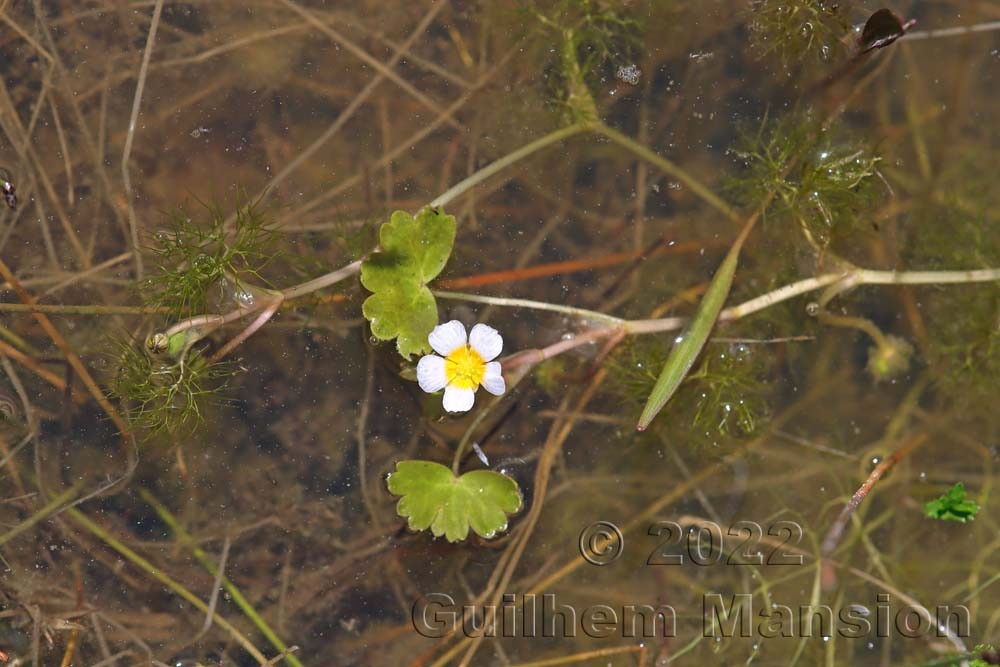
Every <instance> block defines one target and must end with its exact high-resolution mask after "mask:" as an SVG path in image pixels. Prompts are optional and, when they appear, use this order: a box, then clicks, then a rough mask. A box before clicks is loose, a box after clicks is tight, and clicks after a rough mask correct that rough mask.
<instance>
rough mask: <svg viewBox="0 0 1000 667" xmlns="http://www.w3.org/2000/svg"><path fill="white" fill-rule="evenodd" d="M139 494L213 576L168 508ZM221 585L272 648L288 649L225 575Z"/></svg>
mask: <svg viewBox="0 0 1000 667" xmlns="http://www.w3.org/2000/svg"><path fill="white" fill-rule="evenodd" d="M139 495H140V496H142V499H143V500H145V501H146V502H147V503H149V504H150V506H152V508H153V510H154V511H155V512H156V514H157V515H158V516H159V517H160V518H161V519H162V520H163V523H165V524H167V527H169V528H170V530H172V531H174V534H175V535H176V536H177V539H178V540H179V541H181V542H183V543H185V544H188V545H190V547H191V553H193V554H194V557H195V559H196V560H197V561H198V562H199V563H201V566H202V567H204V568H205V569H206V570H208V573H209V574H210V575H212V576H213V577H214V576H216V574H217V573H216V568H215V564H214V563H212V560H211V559H210V558H209V557H208V554H206V553H205V551H204V550H203V549H202V548H201V547H199V546H198V545H197V544H195V541H194V540H193V539H192V537H191V535H190V534H189V533H188V532H187V531H186V530H184V528H183V527H181V525H180V523H178V521H177V519H176V517H174V515H173V514H171V512H170V510H168V509H167V508H166V507H165V506H164V505H163V504H162V503H160V501H159V500H157V499H156V497H155V496H153V494H152V493H150V492H149V491H148V490H146V489H139ZM222 587H223V588H225V589H226V591H227V592H228V593H229V595H230V597H231V598H232V599H233V602H235V603H236V606H237V607H239V608H240V610H241V611H242V612H243V614H244V615H245V616H246V617H247V618H249V619H250V620H251V621H252V622H253V624H254V625H255V626H257V629H258V630H260V633H261V634H262V635H264V637H266V638H267V640H268V641H269V642H271V645H272V646H274V648H276V649H278V650H279V651H281V652H287V651H288V646H286V645H285V643H284V642H283V641H281V638H280V637H279V636H278V635H277V633H276V632H274V630H272V629H271V626H269V625H268V624H267V621H265V620H264V619H263V618H261V616H260V614H258V613H257V610H256V609H254V608H253V605H252V604H250V601H249V600H247V599H246V597H244V595H243V593H241V592H240V589H239V588H237V587H236V585H235V584H233V582H231V581H230V580H229V579H228V578H227V577H223V578H222ZM285 660H286V661H288V664H290V665H293V667H302V663H301V662H299V660H298V658H296V657H295V656H294V655H291V654H288V655H286V656H285Z"/></svg>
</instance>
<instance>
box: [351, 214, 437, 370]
mask: <svg viewBox="0 0 1000 667" xmlns="http://www.w3.org/2000/svg"><path fill="white" fill-rule="evenodd" d="M379 244H380V249H379V251H378V252H375V253H372V255H371V256H370V257H369V258H368V259H366V260H364V261H363V262H362V263H361V284H362V285H364V286H365V288H366V289H367V290H368V291H370V292H372V293H373V294H372V295H371V296H370V297H368V298H367V299H366V300H365V302H364V304H363V306H362V312H363V313H364V316H365V318H366V319H367V320H368V321H369V322H370V324H371V329H372V334H373V335H374V336H375V337H376V338H379V339H381V340H392V339H393V338H395V339H396V347H397V349H398V350H399V353H400V354H401V355H402V356H404V357H406V358H407V359H409V358H410V356H411V355H414V354H423V353H425V352H429V351H430V347H429V345H428V343H427V336H428V335H429V334H430V332H431V330H432V329H433V328H434V325H436V324H437V302H436V301H435V300H434V295H433V294H431V291H430V290H429V289H428V288H427V283H428V282H430V281H431V280H433V279H434V278H435V277H437V275H438V274H439V273H441V270H442V269H444V266H445V264H446V263H447V262H448V257H449V256H450V255H451V249H452V246H453V245H454V244H455V217H454V216H451V215H445V214H444V213H442V212H441V211H439V210H438V209H434V208H429V207H428V208H424V209H423V210H421V211H420V212H419V213H418V214H417V217H416V218H414V217H413V216H412V215H410V214H409V213H407V212H406V211H396V212H395V213H393V214H392V217H391V218H390V219H389V222H387V223H385V224H383V225H382V227H381V229H380V230H379Z"/></svg>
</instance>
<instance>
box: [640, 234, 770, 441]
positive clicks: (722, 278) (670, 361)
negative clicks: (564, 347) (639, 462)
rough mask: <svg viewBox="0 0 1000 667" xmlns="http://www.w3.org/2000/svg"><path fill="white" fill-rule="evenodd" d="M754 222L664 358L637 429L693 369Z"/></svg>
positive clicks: (647, 421)
mask: <svg viewBox="0 0 1000 667" xmlns="http://www.w3.org/2000/svg"><path fill="white" fill-rule="evenodd" d="M757 218H758V216H757V215H754V216H752V217H751V218H750V219H749V220H747V223H746V225H744V227H743V231H741V232H740V235H739V236H738V237H737V238H736V241H734V242H733V245H732V247H731V248H730V249H729V252H728V253H726V258H725V259H724V260H722V264H721V265H720V266H719V270H718V271H716V272H715V276H713V278H712V283H711V284H710V285H709V286H708V289H707V290H706V291H705V296H704V297H703V298H702V300H701V303H700V304H699V305H698V311H697V312H696V313H695V315H694V318H693V319H692V320H691V324H690V325H689V326H688V330H687V331H686V332H685V333H684V334H683V336H682V337H681V341H680V342H679V343H677V344H676V345H674V347H673V349H671V350H670V354H669V355H667V361H666V363H665V364H664V365H663V370H662V371H661V372H660V377H659V378H658V379H657V380H656V386H654V387H653V391H652V392H650V394H649V398H647V399H646V406H645V407H644V408H643V409H642V415H640V416H639V424H638V426H637V428H638V429H639V430H640V431H645V430H646V427H647V426H649V423H650V422H651V421H653V418H654V417H656V415H657V414H659V412H660V410H662V409H663V406H664V405H666V404H667V401H669V400H670V398H671V397H672V396H673V395H674V393H675V392H676V391H677V388H678V387H680V386H681V382H683V381H684V378H685V377H687V374H688V372H690V370H691V366H693V365H694V362H695V360H696V359H697V358H698V355H699V354H701V350H702V348H703V347H705V342H706V341H707V340H708V336H709V334H711V333H712V328H713V327H714V326H715V321H716V320H717V319H718V318H719V313H720V312H721V311H722V306H723V305H724V304H725V303H726V298H727V297H728V296H729V289H730V288H731V287H732V285H733V275H734V274H735V273H736V264H737V263H738V262H739V258H740V250H741V249H742V248H743V242H744V241H746V239H747V236H748V235H749V234H750V230H751V229H752V228H753V225H754V223H755V222H757Z"/></svg>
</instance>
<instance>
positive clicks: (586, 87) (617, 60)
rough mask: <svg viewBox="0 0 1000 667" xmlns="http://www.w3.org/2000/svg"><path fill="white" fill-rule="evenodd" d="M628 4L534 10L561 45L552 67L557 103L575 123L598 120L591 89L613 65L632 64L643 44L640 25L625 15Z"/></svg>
mask: <svg viewBox="0 0 1000 667" xmlns="http://www.w3.org/2000/svg"><path fill="white" fill-rule="evenodd" d="M624 5H625V3H624V2H619V3H614V2H597V1H596V0H558V1H557V2H553V3H547V6H543V3H539V4H538V5H537V6H534V7H529V8H527V9H528V12H529V13H530V14H532V15H533V16H534V17H535V18H536V19H537V20H538V22H539V23H541V25H542V26H543V27H544V28H545V31H544V32H545V33H546V34H548V35H551V33H553V32H554V33H555V34H556V36H557V38H558V39H559V41H560V46H559V48H558V50H556V55H557V58H556V59H554V60H553V62H552V63H551V64H550V65H549V66H548V67H547V68H546V69H547V71H548V72H549V77H548V78H549V80H550V82H551V83H552V85H553V89H554V99H555V101H556V104H557V106H559V107H561V109H562V111H563V112H564V115H565V116H566V118H567V120H568V121H569V122H576V121H590V120H596V119H597V107H596V104H595V102H594V98H593V95H592V94H591V92H590V91H591V90H592V89H593V88H594V87H596V86H597V85H598V84H599V83H600V80H601V75H602V70H603V69H604V68H605V67H609V66H618V65H623V64H626V63H631V59H632V55H633V53H634V52H635V51H636V50H637V48H638V45H639V35H640V33H639V23H638V22H637V21H636V20H635V19H633V18H631V17H629V16H628V15H626V14H625V11H624V10H625V7H624Z"/></svg>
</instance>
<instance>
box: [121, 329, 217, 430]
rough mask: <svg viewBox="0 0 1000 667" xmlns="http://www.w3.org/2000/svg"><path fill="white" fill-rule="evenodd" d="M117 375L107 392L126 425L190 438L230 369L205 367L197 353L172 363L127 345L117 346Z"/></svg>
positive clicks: (183, 355)
mask: <svg viewBox="0 0 1000 667" xmlns="http://www.w3.org/2000/svg"><path fill="white" fill-rule="evenodd" d="M116 346H117V373H116V374H115V376H114V378H112V381H111V384H110V393H111V395H112V396H114V397H117V398H119V399H121V401H122V404H123V406H124V410H125V414H126V415H127V417H128V419H129V421H130V422H131V423H132V424H134V425H135V426H137V427H138V428H140V429H142V430H144V431H146V432H148V433H149V434H150V435H153V434H156V433H161V432H169V433H173V434H175V435H178V434H185V433H190V432H191V431H193V430H194V429H195V428H196V427H197V426H198V425H199V424H200V423H201V422H202V421H203V411H204V410H205V408H206V407H207V406H208V405H209V404H211V403H212V402H213V401H214V402H216V403H218V402H220V400H219V399H218V398H217V395H218V392H219V391H220V390H221V389H223V387H224V386H225V378H227V377H228V376H230V375H231V374H232V371H233V368H232V365H231V364H227V363H215V364H209V363H208V360H207V359H206V358H204V357H203V356H201V354H200V352H199V351H198V350H197V349H190V350H185V351H184V352H182V353H181V354H180V355H179V356H178V357H177V358H172V357H171V356H170V355H168V354H165V353H162V354H153V353H150V352H149V351H148V350H147V349H145V347H144V346H140V345H137V344H136V343H134V342H133V341H118V342H117V343H116Z"/></svg>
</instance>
